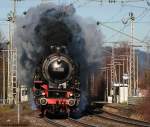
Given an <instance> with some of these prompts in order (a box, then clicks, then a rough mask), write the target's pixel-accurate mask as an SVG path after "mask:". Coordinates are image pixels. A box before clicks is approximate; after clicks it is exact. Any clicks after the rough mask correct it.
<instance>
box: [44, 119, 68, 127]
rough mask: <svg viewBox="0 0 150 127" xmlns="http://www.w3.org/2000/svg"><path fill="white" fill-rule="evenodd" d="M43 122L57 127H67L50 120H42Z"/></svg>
mask: <svg viewBox="0 0 150 127" xmlns="http://www.w3.org/2000/svg"><path fill="white" fill-rule="evenodd" d="M44 120H45V121H46V122H48V123H49V124H52V125H55V126H57V127H67V126H65V125H62V124H60V123H58V122H57V121H55V120H52V119H48V118H44Z"/></svg>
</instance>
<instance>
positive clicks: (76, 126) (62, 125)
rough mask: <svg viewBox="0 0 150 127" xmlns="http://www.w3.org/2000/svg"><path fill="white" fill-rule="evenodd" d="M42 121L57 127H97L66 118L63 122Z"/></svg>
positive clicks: (53, 120)
mask: <svg viewBox="0 0 150 127" xmlns="http://www.w3.org/2000/svg"><path fill="white" fill-rule="evenodd" d="M44 120H45V121H47V122H48V123H50V124H52V125H54V126H57V127H97V126H96V125H90V124H87V123H84V122H80V121H78V120H75V119H72V118H68V119H64V120H55V119H48V118H44Z"/></svg>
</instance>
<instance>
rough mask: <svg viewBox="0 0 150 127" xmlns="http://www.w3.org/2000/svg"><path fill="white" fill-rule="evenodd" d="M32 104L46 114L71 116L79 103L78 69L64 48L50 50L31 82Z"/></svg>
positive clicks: (56, 47)
mask: <svg viewBox="0 0 150 127" xmlns="http://www.w3.org/2000/svg"><path fill="white" fill-rule="evenodd" d="M33 93H34V101H35V104H36V106H37V107H38V108H40V109H41V112H42V113H41V116H44V113H46V114H58V115H59V114H65V115H67V114H70V113H74V112H76V111H77V109H78V106H79V102H80V81H79V66H78V64H77V63H75V62H74V60H73V59H72V58H71V56H70V55H69V53H68V51H67V48H66V47H65V46H56V45H55V46H51V47H50V54H49V55H48V56H46V57H45V58H44V59H43V60H41V61H40V64H39V65H38V66H37V68H36V70H35V74H34V78H33Z"/></svg>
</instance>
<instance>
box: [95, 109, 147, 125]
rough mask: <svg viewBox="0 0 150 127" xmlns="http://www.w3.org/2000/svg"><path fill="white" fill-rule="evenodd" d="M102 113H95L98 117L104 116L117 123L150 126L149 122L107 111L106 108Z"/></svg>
mask: <svg viewBox="0 0 150 127" xmlns="http://www.w3.org/2000/svg"><path fill="white" fill-rule="evenodd" d="M102 112H103V113H102V114H95V113H94V114H93V115H94V116H96V117H99V118H103V119H106V120H109V121H114V122H117V123H122V124H128V125H134V126H139V127H150V123H149V122H144V121H139V120H135V119H130V118H128V117H124V116H120V115H116V114H113V113H110V112H107V111H105V110H102Z"/></svg>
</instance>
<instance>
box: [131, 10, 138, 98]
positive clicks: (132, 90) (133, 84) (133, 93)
mask: <svg viewBox="0 0 150 127" xmlns="http://www.w3.org/2000/svg"><path fill="white" fill-rule="evenodd" d="M129 16H130V20H131V41H130V44H129V46H130V80H129V81H130V83H129V96H133V95H135V94H136V82H135V50H134V48H133V42H134V38H133V34H134V21H135V17H134V15H133V13H132V12H130V13H129Z"/></svg>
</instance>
